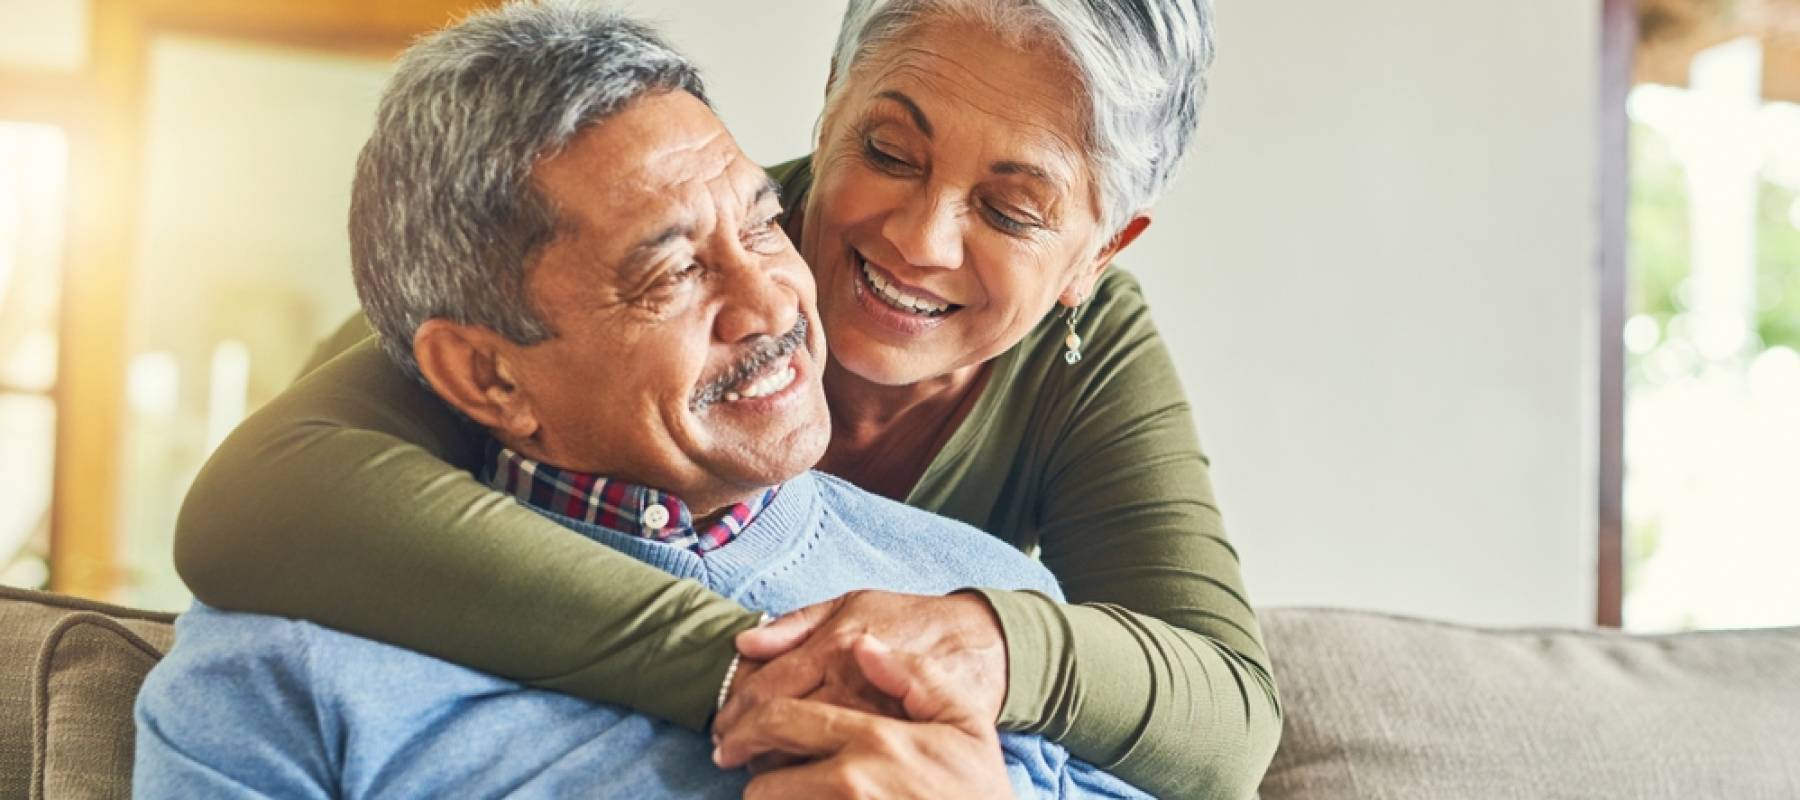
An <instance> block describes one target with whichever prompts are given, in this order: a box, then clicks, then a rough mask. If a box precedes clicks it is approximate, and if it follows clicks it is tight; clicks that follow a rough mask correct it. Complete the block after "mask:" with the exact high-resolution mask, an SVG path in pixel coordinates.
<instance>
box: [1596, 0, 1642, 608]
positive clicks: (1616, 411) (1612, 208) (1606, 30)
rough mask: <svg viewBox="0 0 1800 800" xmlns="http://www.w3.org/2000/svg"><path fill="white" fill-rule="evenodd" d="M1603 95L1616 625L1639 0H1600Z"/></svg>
mask: <svg viewBox="0 0 1800 800" xmlns="http://www.w3.org/2000/svg"><path fill="white" fill-rule="evenodd" d="M1600 19H1601V25H1600V29H1601V31H1600V38H1601V48H1600V61H1601V63H1600V102H1599V112H1600V113H1599V137H1598V139H1599V141H1598V143H1597V144H1598V146H1599V149H1598V155H1599V170H1598V175H1597V177H1598V180H1599V195H1598V199H1599V204H1598V205H1599V234H1600V240H1599V247H1598V248H1596V252H1597V264H1596V271H1597V277H1598V281H1597V286H1598V291H1599V298H1598V299H1599V304H1600V313H1599V320H1600V330H1599V341H1598V344H1599V347H1600V353H1599V356H1600V376H1599V377H1600V395H1599V397H1600V404H1599V406H1600V408H1599V411H1600V425H1599V447H1600V452H1599V479H1600V484H1599V525H1598V531H1599V541H1598V555H1599V559H1598V562H1599V580H1598V592H1597V595H1596V598H1595V620H1594V621H1595V622H1596V623H1597V624H1599V625H1600V626H1602V627H1608V628H1617V627H1619V626H1620V625H1621V624H1622V623H1623V622H1624V618H1623V616H1624V614H1623V612H1624V600H1625V547H1624V543H1625V537H1624V531H1625V525H1624V522H1625V519H1624V493H1625V301H1626V286H1627V283H1626V281H1627V278H1628V270H1629V262H1628V261H1627V258H1626V245H1627V242H1628V239H1629V233H1630V228H1629V217H1628V212H1629V209H1630V204H1631V150H1630V144H1631V139H1630V137H1631V121H1630V118H1629V117H1628V116H1627V115H1626V110H1625V99H1626V97H1627V95H1629V94H1630V92H1631V84H1632V74H1633V65H1634V62H1635V60H1636V54H1637V39H1638V4H1637V0H1601V11H1600Z"/></svg>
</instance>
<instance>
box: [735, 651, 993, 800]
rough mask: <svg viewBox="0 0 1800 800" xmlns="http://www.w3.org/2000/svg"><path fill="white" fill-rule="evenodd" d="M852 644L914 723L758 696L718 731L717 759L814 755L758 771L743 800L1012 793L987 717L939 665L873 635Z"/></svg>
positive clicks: (860, 662) (861, 663)
mask: <svg viewBox="0 0 1800 800" xmlns="http://www.w3.org/2000/svg"><path fill="white" fill-rule="evenodd" d="M851 650H852V658H853V660H855V662H856V663H857V666H858V669H859V670H860V671H861V672H862V673H863V674H864V675H865V677H866V678H867V679H868V681H869V682H870V684H871V685H873V686H874V687H876V688H877V689H879V690H880V691H881V692H882V693H883V694H885V695H886V696H888V697H890V698H892V699H893V700H894V701H896V702H898V703H899V704H900V705H901V706H902V707H903V708H904V709H905V712H906V713H907V715H908V716H909V717H911V718H912V719H913V720H915V721H911V722H903V721H900V720H894V719H888V718H885V717H880V716H876V715H874V714H869V713H866V712H862V711H854V710H851V709H846V708H841V707H838V706H833V705H830V704H827V703H822V702H818V701H815V700H796V699H792V698H776V699H774V700H771V701H768V702H764V703H760V704H758V705H757V706H755V707H754V708H752V709H750V710H749V711H747V712H746V713H745V714H744V715H743V716H742V717H740V718H739V719H738V720H737V723H736V725H735V726H734V727H733V728H732V730H731V731H729V732H727V733H725V734H723V735H721V736H719V737H718V739H719V745H718V749H717V751H716V752H715V753H714V759H715V760H716V761H717V762H718V764H719V766H721V767H725V768H728V769H729V768H735V767H740V766H743V765H744V764H746V763H748V762H749V761H750V760H752V759H753V758H756V757H758V756H761V755H765V754H770V753H783V754H787V755H790V756H797V757H801V758H806V759H811V761H809V762H807V763H803V764H801V765H799V766H792V767H786V768H782V769H776V770H773V771H769V772H764V773H761V774H759V775H757V776H756V777H755V778H753V779H752V780H751V781H750V785H749V786H748V787H746V789H745V791H744V797H745V798H746V800H763V799H764V798H789V797H820V798H877V797H878V798H941V797H969V798H1004V797H1011V796H1012V787H1011V785H1010V784H1009V782H1008V780H1007V775H1006V765H1005V763H1004V761H1003V760H1002V759H1001V755H1000V740H999V737H998V736H997V735H996V734H995V732H994V726H993V722H992V720H989V719H987V718H986V717H985V716H983V713H984V712H982V711H979V710H977V709H976V708H974V707H973V706H972V705H970V704H969V703H968V702H967V700H968V699H969V698H968V696H967V695H966V694H965V693H963V692H960V691H958V690H957V689H956V688H955V687H954V685H953V684H947V683H946V682H945V677H946V675H945V674H944V673H943V672H941V671H939V670H936V669H934V668H932V667H929V666H927V665H926V663H925V662H923V661H921V660H920V659H919V658H917V657H916V656H911V655H906V654H902V653H896V652H894V651H892V650H890V649H888V647H887V646H886V645H884V644H883V643H881V642H880V640H878V639H875V638H873V637H870V636H863V637H859V638H858V639H857V641H855V642H854V643H852V645H851Z"/></svg>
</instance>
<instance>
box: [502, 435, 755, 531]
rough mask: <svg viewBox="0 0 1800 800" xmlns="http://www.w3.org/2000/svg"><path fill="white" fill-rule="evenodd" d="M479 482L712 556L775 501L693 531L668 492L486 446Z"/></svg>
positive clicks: (736, 510) (733, 511) (741, 507)
mask: <svg viewBox="0 0 1800 800" xmlns="http://www.w3.org/2000/svg"><path fill="white" fill-rule="evenodd" d="M482 479H483V480H485V481H487V483H488V485H489V486H492V487H493V488H494V489H495V490H497V491H500V492H503V493H505V494H508V495H511V496H512V497H513V498H514V499H517V500H518V501H519V502H521V503H524V504H526V505H529V506H532V507H534V508H537V509H540V510H543V511H548V512H550V513H552V514H556V515H558V516H562V517H568V518H569V519H575V520H580V521H582V522H586V523H590V524H593V525H598V526H600V527H602V528H606V529H608V530H613V531H618V532H620V533H627V534H631V535H634V536H642V537H644V538H647V539H654V540H656V541H659V542H664V543H667V544H671V545H676V546H681V547H687V548H689V549H691V550H693V551H695V552H697V553H706V552H709V551H712V550H717V549H719V548H721V547H724V546H725V545H726V544H729V543H730V542H731V540H733V539H735V538H737V536H738V534H740V533H743V531H744V528H746V527H748V526H749V525H750V522H751V521H752V520H754V519H755V518H756V515H757V513H759V512H761V511H762V510H763V508H765V507H766V506H768V504H769V501H770V500H772V499H774V497H775V492H776V489H777V488H779V487H776V488H771V489H768V490H766V491H764V492H762V493H761V494H759V495H757V496H756V497H755V498H753V499H751V500H750V501H748V502H743V503H738V504H736V505H733V506H732V507H731V508H729V509H726V511H725V514H724V515H723V516H721V517H720V518H719V520H718V521H717V522H714V523H712V524H711V525H707V526H705V528H704V529H698V530H697V529H695V527H694V517H693V514H692V513H690V512H689V511H688V507H687V504H686V503H683V502H681V500H680V498H677V497H676V496H674V495H672V494H669V493H667V492H663V491H659V490H657V489H652V488H650V487H648V486H640V485H638V484H634V483H628V482H625V481H621V480H614V479H611V478H603V477H600V476H598V475H590V474H588V473H585V472H576V471H574V470H566V469H562V468H559V467H553V466H550V465H549V464H545V463H543V462H541V461H535V460H532V459H530V458H526V457H525V456H522V455H520V454H519V453H518V452H516V451H514V450H512V449H511V448H509V447H505V446H503V445H501V444H500V443H499V442H495V441H492V440H490V441H489V443H488V458H487V460H486V462H485V463H484V465H483V467H482Z"/></svg>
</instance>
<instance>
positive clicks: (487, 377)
mask: <svg viewBox="0 0 1800 800" xmlns="http://www.w3.org/2000/svg"><path fill="white" fill-rule="evenodd" d="M515 349H516V348H515V347H513V346H512V345H511V343H510V342H508V341H506V340H505V338H504V337H502V336H500V334H498V333H495V332H494V331H492V330H490V329H488V328H486V327H482V326H480V325H463V324H459V323H455V322H451V321H450V320H447V319H441V318H439V319H429V320H426V321H425V324H423V325H420V326H419V330H418V331H417V332H416V333H414V334H413V359H414V360H415V361H417V362H418V364H419V373H420V374H421V375H423V376H424V377H425V382H426V383H428V384H430V385H431V389H432V391H434V392H437V395H438V397H441V398H443V399H444V402H446V403H449V404H450V405H452V406H454V407H455V408H456V410H458V411H461V412H462V413H463V415H464V416H467V417H468V418H469V419H471V420H474V421H475V422H476V424H479V425H481V426H482V427H484V428H487V429H488V430H489V431H492V432H493V433H494V434H495V435H496V436H497V437H499V438H501V439H503V440H511V441H520V440H524V439H529V438H531V437H532V436H533V435H534V434H536V433H537V429H538V420H537V414H536V411H535V410H534V409H533V408H532V405H531V396H530V394H529V393H528V392H526V391H525V390H524V388H523V387H522V386H521V385H520V384H519V382H518V380H517V369H516V365H515V364H514V363H513V359H512V353H513V352H514V350H515Z"/></svg>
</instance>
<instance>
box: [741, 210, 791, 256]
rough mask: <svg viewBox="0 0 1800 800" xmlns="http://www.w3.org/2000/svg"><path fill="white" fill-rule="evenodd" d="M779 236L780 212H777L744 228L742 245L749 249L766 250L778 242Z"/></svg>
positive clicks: (780, 234)
mask: <svg viewBox="0 0 1800 800" xmlns="http://www.w3.org/2000/svg"><path fill="white" fill-rule="evenodd" d="M781 236H782V233H781V214H780V213H779V212H777V213H776V214H774V215H772V216H770V217H769V218H768V219H765V220H762V221H761V222H757V223H755V224H753V225H751V226H749V227H748V228H747V229H745V231H744V246H745V247H747V248H749V249H751V250H768V249H769V248H771V247H774V246H776V245H778V244H779V243H780V240H781Z"/></svg>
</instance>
